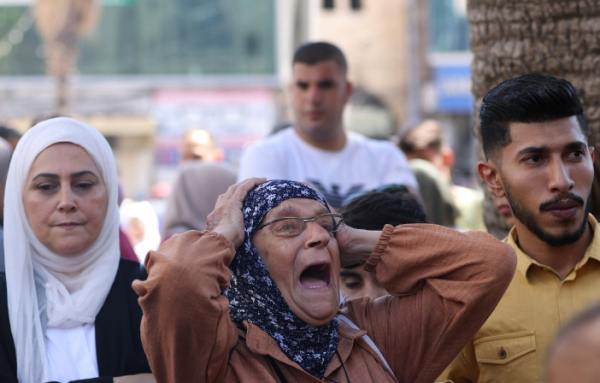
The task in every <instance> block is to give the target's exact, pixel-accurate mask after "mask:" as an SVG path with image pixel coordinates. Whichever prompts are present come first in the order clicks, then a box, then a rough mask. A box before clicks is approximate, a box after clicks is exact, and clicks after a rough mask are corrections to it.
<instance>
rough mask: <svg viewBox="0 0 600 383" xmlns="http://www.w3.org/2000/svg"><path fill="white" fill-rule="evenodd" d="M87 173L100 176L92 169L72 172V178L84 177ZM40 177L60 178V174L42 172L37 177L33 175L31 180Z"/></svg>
mask: <svg viewBox="0 0 600 383" xmlns="http://www.w3.org/2000/svg"><path fill="white" fill-rule="evenodd" d="M86 175H92V176H94V177H96V178H98V176H97V175H96V173H94V172H93V171H91V170H82V171H80V172H77V173H73V174H71V178H79V177H83V176H86ZM38 178H52V179H58V178H60V176H59V175H58V174H54V173H40V174H38V175H36V176H35V177H33V178H32V179H31V180H32V181H35V180H36V179H38Z"/></svg>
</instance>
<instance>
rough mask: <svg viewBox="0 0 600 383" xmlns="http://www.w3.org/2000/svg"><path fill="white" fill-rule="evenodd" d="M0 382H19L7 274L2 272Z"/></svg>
mask: <svg viewBox="0 0 600 383" xmlns="http://www.w3.org/2000/svg"><path fill="white" fill-rule="evenodd" d="M0 382H7V383H17V382H18V381H17V353H16V351H15V343H14V341H13V337H12V332H11V330H10V321H9V319H8V299H7V294H6V276H5V275H4V273H3V272H2V273H0Z"/></svg>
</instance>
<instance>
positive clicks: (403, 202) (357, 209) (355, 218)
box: [340, 192, 427, 230]
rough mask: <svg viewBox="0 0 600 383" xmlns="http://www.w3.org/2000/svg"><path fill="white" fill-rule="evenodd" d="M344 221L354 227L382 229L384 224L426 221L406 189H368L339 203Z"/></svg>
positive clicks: (417, 204)
mask: <svg viewBox="0 0 600 383" xmlns="http://www.w3.org/2000/svg"><path fill="white" fill-rule="evenodd" d="M340 213H341V214H342V215H343V216H344V223H346V225H348V226H350V227H353V228H355V229H363V230H382V229H383V227H384V226H385V225H393V226H398V225H403V224H407V223H427V215H426V214H425V210H424V209H423V207H422V206H421V205H420V204H419V202H418V201H417V199H416V198H415V197H414V196H412V195H411V194H410V193H408V192H395V193H385V192H370V193H367V194H364V195H362V196H360V197H356V198H354V199H353V200H351V201H350V202H349V203H348V204H346V205H344V206H342V208H341V209H340Z"/></svg>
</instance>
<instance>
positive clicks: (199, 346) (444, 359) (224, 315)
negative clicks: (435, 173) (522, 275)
mask: <svg viewBox="0 0 600 383" xmlns="http://www.w3.org/2000/svg"><path fill="white" fill-rule="evenodd" d="M234 256H235V249H234V248H233V246H232V244H231V243H230V242H229V241H228V240H227V239H225V238H224V237H222V236H220V235H218V234H215V233H211V232H188V233H186V234H183V235H179V236H174V237H173V238H172V239H171V240H169V241H168V242H166V243H165V244H163V246H161V248H160V249H159V251H158V252H151V253H150V255H149V258H148V260H147V267H148V273H149V277H148V279H147V280H146V281H144V282H136V283H134V289H135V290H136V291H137V293H138V294H139V295H140V297H141V298H140V304H141V306H142V309H143V311H144V318H143V320H142V339H143V342H144V347H145V349H146V353H147V356H148V359H149V361H150V364H151V367H152V371H153V374H154V376H155V377H156V379H157V381H158V382H277V381H279V380H278V378H277V376H276V373H275V371H274V369H273V367H272V365H271V364H270V362H269V359H268V358H267V355H268V356H270V357H271V358H272V359H273V360H275V361H276V362H275V363H277V366H278V367H279V369H280V371H281V372H282V373H283V375H284V376H285V377H286V379H287V380H288V381H289V382H290V383H291V382H318V381H319V380H318V379H316V378H314V377H313V376H311V375H310V374H308V373H306V372H305V371H304V370H303V369H302V368H301V367H300V366H299V365H297V364H296V363H295V362H293V361H291V360H290V359H288V358H287V356H286V355H285V354H284V353H283V352H282V351H281V350H280V349H279V347H278V346H277V344H276V343H275V341H274V340H273V339H272V338H271V337H270V336H269V335H268V334H266V333H265V332H264V331H262V330H261V329H260V328H258V327H256V326H254V325H252V324H250V323H245V326H246V329H247V331H242V330H240V329H238V328H237V327H236V325H235V324H234V323H233V322H232V321H231V319H230V317H229V311H228V309H229V302H228V301H227V299H226V298H225V297H224V296H222V295H221V292H222V291H223V290H225V289H226V288H227V286H228V284H229V280H230V271H229V268H228V265H229V264H230V263H231V261H232V260H233V257H234ZM515 267H516V257H515V252H514V250H513V249H512V248H511V247H510V246H508V245H506V244H503V243H501V242H500V241H498V240H496V239H494V238H493V237H491V236H489V235H487V234H485V233H481V232H472V233H458V232H456V231H453V230H450V229H447V228H443V227H441V226H435V225H403V226H398V227H396V228H394V227H392V226H386V227H385V229H384V230H383V232H382V234H381V237H380V239H379V243H378V244H377V247H376V248H375V250H374V252H373V253H372V255H371V257H370V258H369V259H368V261H367V264H366V265H365V269H367V270H372V271H373V272H374V275H375V277H376V278H377V280H378V281H379V282H380V283H381V284H382V285H383V286H384V287H385V288H386V289H387V290H388V291H389V292H390V293H391V294H392V295H391V296H386V297H381V298H379V299H376V300H370V299H367V298H363V299H358V300H352V301H349V302H347V304H346V306H345V307H344V308H343V309H342V310H341V312H342V313H343V314H344V315H346V316H347V317H349V318H350V319H351V320H352V321H353V322H354V323H355V324H357V325H358V326H359V327H360V328H361V329H363V330H354V329H351V328H349V327H348V326H346V325H344V324H342V323H340V325H339V332H340V340H339V344H338V353H339V358H338V357H336V356H334V357H333V358H332V359H331V362H330V364H329V366H328V367H327V369H326V371H325V377H326V378H328V379H331V380H335V381H338V382H346V376H345V372H344V368H345V369H346V371H347V373H348V376H349V378H350V381H351V382H377V383H381V382H396V381H399V382H427V383H430V382H431V381H433V380H434V379H435V378H436V377H437V376H438V375H439V374H440V373H441V372H442V370H443V369H444V368H445V366H446V365H447V364H448V363H449V362H450V361H451V360H452V358H453V357H454V356H455V355H456V354H457V353H458V352H459V351H460V349H461V348H462V347H463V346H464V345H465V343H466V342H467V341H468V340H469V338H470V337H471V336H472V335H473V334H474V333H475V332H476V331H477V329H478V328H479V327H480V326H481V324H483V322H484V321H485V319H486V318H487V317H488V316H489V314H490V313H491V312H492V310H493V309H494V307H495V306H496V304H497V303H498V301H499V300H500V298H501V297H502V294H503V293H504V291H505V290H506V288H507V286H508V284H509V283H510V280H511V278H512V276H513V274H514V270H515ZM365 331H366V333H367V334H368V335H369V337H370V338H371V339H372V340H373V341H374V342H375V344H376V345H377V347H378V348H379V349H380V350H381V352H382V353H383V355H384V357H385V358H386V360H387V362H388V363H389V365H390V367H391V368H392V370H393V373H394V375H395V377H394V376H392V375H390V374H389V372H388V371H387V369H386V368H385V367H384V366H383V364H382V363H381V362H380V361H379V359H378V357H377V356H376V354H375V352H374V351H373V350H372V349H371V348H370V347H369V346H368V345H367V344H366V343H365V342H364V340H362V339H361V336H362V335H363V334H364V333H365ZM342 363H343V367H342Z"/></svg>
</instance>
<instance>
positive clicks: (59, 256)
mask: <svg viewBox="0 0 600 383" xmlns="http://www.w3.org/2000/svg"><path fill="white" fill-rule="evenodd" d="M117 189H118V180H117V168H116V164H115V160H114V156H113V153H112V151H111V149H110V146H109V145H108V142H107V141H106V140H105V139H104V137H102V135H101V134H100V133H99V132H98V131H97V130H95V129H94V128H92V127H91V126H89V125H86V124H84V123H82V122H80V121H77V120H74V119H70V118H55V119H51V120H46V121H43V122H41V123H40V124H38V125H36V126H35V127H33V128H32V129H30V130H29V131H27V133H25V135H24V136H23V138H22V139H21V141H20V142H19V144H18V146H17V148H16V150H15V152H14V155H13V158H12V160H11V164H10V168H9V172H8V178H7V181H6V196H5V201H6V202H7V203H6V206H5V214H4V215H5V221H6V222H7V224H6V225H5V242H4V248H5V251H6V253H5V255H6V257H5V263H6V274H0V381H2V382H15V383H16V382H17V381H18V382H23V383H25V382H32V383H33V382H48V381H57V382H71V381H79V380H84V381H85V382H106V381H114V382H115V383H126V382H130V383H133V382H153V381H154V378H153V377H152V375H151V374H150V367H149V365H148V360H147V358H146V356H145V353H144V350H143V348H142V343H141V339H140V332H139V327H140V322H141V318H142V311H141V308H140V306H139V304H138V300H137V296H136V294H135V292H134V291H133V289H132V287H131V283H132V282H133V280H134V279H140V278H141V277H142V276H141V270H140V266H139V264H138V263H136V262H132V261H129V260H126V259H122V258H120V257H119V234H118V230H119V210H118V205H117V196H118V191H117Z"/></svg>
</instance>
